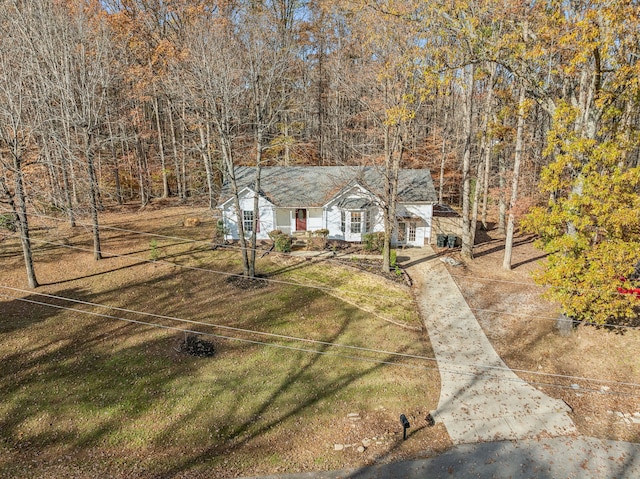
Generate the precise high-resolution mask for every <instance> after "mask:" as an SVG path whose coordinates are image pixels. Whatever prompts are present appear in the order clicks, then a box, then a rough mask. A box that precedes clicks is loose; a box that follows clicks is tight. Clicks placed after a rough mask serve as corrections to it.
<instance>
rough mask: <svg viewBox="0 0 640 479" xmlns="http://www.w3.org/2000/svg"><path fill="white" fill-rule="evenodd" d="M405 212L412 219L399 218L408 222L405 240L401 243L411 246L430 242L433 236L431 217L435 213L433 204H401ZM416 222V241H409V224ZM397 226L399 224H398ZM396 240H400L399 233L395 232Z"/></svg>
mask: <svg viewBox="0 0 640 479" xmlns="http://www.w3.org/2000/svg"><path fill="white" fill-rule="evenodd" d="M401 209H402V210H403V214H406V213H408V214H409V216H411V219H406V220H399V221H400V222H403V223H405V224H406V227H407V228H406V231H405V235H404V237H405V240H404V242H401V244H406V245H409V246H424V244H425V243H429V242H430V238H431V217H432V214H433V205H416V204H406V203H403V204H402V205H401ZM410 223H415V226H416V237H415V240H414V241H409V236H408V233H409V224H410ZM396 226H397V225H396ZM394 242H396V243H397V242H398V233H397V232H396V234H394Z"/></svg>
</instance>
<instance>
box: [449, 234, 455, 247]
mask: <svg viewBox="0 0 640 479" xmlns="http://www.w3.org/2000/svg"><path fill="white" fill-rule="evenodd" d="M456 239H457V237H456V235H449V236H447V246H448V247H449V248H455V246H456Z"/></svg>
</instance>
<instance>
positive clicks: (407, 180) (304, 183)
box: [218, 166, 437, 207]
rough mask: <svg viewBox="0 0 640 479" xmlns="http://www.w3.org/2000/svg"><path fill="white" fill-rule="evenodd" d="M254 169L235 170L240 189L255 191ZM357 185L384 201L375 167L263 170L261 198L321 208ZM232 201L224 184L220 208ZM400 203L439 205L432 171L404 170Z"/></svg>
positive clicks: (311, 167) (277, 202) (285, 204)
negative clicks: (353, 185)
mask: <svg viewBox="0 0 640 479" xmlns="http://www.w3.org/2000/svg"><path fill="white" fill-rule="evenodd" d="M254 176H255V168H252V167H246V166H241V167H237V168H236V182H237V184H238V189H239V190H242V188H245V187H248V188H252V186H253V184H254ZM355 182H358V183H359V184H360V185H362V186H363V187H365V188H367V189H368V190H369V191H371V192H372V193H374V194H376V195H378V196H380V197H382V190H383V186H384V181H383V170H382V169H381V168H376V167H372V166H368V167H357V166H290V167H287V166H272V167H265V168H262V171H261V179H260V190H261V194H262V195H264V197H265V198H266V199H268V200H269V201H270V202H271V203H273V204H274V205H276V206H281V207H310V206H316V207H317V206H322V205H324V204H326V203H328V202H329V201H330V200H331V199H332V198H333V197H335V195H337V194H338V193H340V192H341V191H342V190H343V189H344V188H345V187H347V186H348V185H349V184H355ZM229 198H231V186H230V185H229V184H228V183H225V184H224V185H223V187H222V191H221V193H220V200H219V202H218V204H221V203H223V202H225V201H227V200H228V199H229ZM398 200H399V201H400V202H403V203H414V202H415V203H421V202H436V201H437V195H436V191H435V189H434V187H433V182H432V181H431V173H430V171H429V170H425V169H422V170H417V169H411V170H409V169H403V170H400V174H399V178H398Z"/></svg>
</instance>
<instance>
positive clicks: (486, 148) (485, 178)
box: [474, 63, 498, 234]
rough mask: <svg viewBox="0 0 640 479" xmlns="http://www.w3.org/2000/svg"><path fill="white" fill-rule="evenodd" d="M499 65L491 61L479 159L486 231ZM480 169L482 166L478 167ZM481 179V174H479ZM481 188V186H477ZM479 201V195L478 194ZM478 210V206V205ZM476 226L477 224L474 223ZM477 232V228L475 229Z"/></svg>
mask: <svg viewBox="0 0 640 479" xmlns="http://www.w3.org/2000/svg"><path fill="white" fill-rule="evenodd" d="M497 70H498V69H497V66H496V64H495V63H491V76H490V78H489V83H488V91H487V98H486V102H485V106H484V115H483V118H482V146H481V148H480V151H481V152H482V153H483V155H484V158H482V157H480V159H479V161H480V163H482V162H483V161H484V166H483V167H482V178H481V180H482V213H481V217H482V229H484V230H485V231H486V230H487V229H488V228H487V203H488V199H489V170H490V169H491V138H490V136H489V116H490V114H491V107H492V104H493V84H494V82H495V78H496V72H497ZM478 170H480V168H478ZM478 179H479V180H480V176H478ZM477 188H479V186H477ZM476 201H477V195H476ZM476 210H477V206H476ZM474 228H475V224H474ZM474 234H475V229H474Z"/></svg>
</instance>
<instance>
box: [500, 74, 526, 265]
mask: <svg viewBox="0 0 640 479" xmlns="http://www.w3.org/2000/svg"><path fill="white" fill-rule="evenodd" d="M525 99H526V98H525V89H524V86H521V87H520V98H519V100H518V101H519V104H518V128H517V131H516V151H515V157H514V161H513V182H512V185H511V200H510V201H509V218H508V220H507V237H506V239H505V244H504V260H503V262H502V269H505V270H507V271H509V270H511V253H512V250H513V230H514V228H515V212H514V208H515V207H516V202H517V200H518V177H519V176H520V164H521V163H522V153H523V151H522V148H523V144H524V138H523V137H524V114H525V111H524V101H525Z"/></svg>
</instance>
